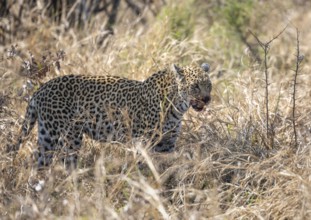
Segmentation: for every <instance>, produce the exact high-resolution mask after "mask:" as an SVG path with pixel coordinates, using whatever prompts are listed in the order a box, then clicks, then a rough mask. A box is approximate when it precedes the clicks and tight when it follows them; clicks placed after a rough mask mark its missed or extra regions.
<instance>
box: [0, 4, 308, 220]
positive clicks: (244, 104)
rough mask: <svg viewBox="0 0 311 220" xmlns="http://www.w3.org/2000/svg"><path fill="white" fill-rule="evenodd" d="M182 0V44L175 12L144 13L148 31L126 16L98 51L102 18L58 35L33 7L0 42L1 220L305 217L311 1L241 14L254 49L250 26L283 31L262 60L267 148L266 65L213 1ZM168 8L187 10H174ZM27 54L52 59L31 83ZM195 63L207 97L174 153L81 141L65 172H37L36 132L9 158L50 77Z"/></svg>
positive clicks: (261, 31) (268, 34)
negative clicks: (204, 77)
mask: <svg viewBox="0 0 311 220" xmlns="http://www.w3.org/2000/svg"><path fill="white" fill-rule="evenodd" d="M185 2H186V3H187V4H186V5H187V7H188V6H189V4H190V5H191V8H190V9H194V10H195V9H196V10H197V11H196V13H193V15H192V17H191V19H190V20H191V22H192V23H191V25H194V26H193V30H192V33H191V34H190V35H189V36H188V35H187V36H186V37H185V38H178V39H177V38H176V36H174V35H172V33H171V29H170V28H171V23H170V22H171V20H170V19H171V17H169V16H168V17H166V16H165V13H164V14H161V12H160V15H159V16H157V17H154V16H152V15H148V16H147V17H148V22H147V24H137V23H135V22H134V21H131V19H130V20H127V19H126V16H124V17H123V18H122V19H120V20H119V21H118V24H117V25H116V26H115V33H116V34H115V35H113V36H110V37H109V39H107V42H106V43H105V44H103V45H101V46H98V44H97V40H98V36H99V35H100V34H101V33H100V31H99V28H100V24H99V22H98V18H97V20H94V22H93V23H92V25H89V26H87V27H85V29H84V30H78V29H69V30H64V29H63V28H62V27H61V26H59V25H57V24H55V23H53V22H46V20H45V19H43V18H42V17H40V16H42V15H40V16H38V14H37V15H36V14H35V13H36V10H32V12H31V13H34V16H35V15H36V16H38V17H39V18H41V20H40V19H37V20H36V19H33V20H30V19H29V20H27V21H26V22H25V24H27V28H29V29H30V30H31V33H30V34H28V35H21V36H18V37H16V38H14V36H11V38H10V42H7V43H6V45H4V46H0V50H1V53H2V55H3V56H2V59H1V63H0V74H1V75H0V77H1V81H0V83H1V90H0V115H1V117H0V142H1V144H0V152H1V154H0V171H1V177H0V218H1V219H55V218H57V219H71V218H77V219H206V218H212V219H310V218H311V208H310V207H311V182H310V181H311V179H310V177H311V160H310V158H311V152H310V145H311V138H310V137H311V134H310V128H311V105H310V103H311V88H310V84H311V75H310V74H309V72H310V68H311V65H310V58H309V57H310V52H311V50H310V47H309V44H308V41H307V39H309V38H310V37H311V31H310V28H309V27H310V17H311V12H310V11H309V10H307V9H306V8H307V7H306V5H307V6H310V4H309V3H308V2H307V1H296V0H293V1H290V0H288V1H283V2H282V3H280V1H276V0H275V1H270V3H263V2H261V1H260V2H259V1H258V2H256V4H257V6H256V7H257V8H262V10H259V12H257V14H256V13H254V15H253V16H251V17H250V18H249V20H248V23H247V26H246V28H245V30H246V31H245V32H243V34H245V35H244V36H246V40H247V42H248V43H250V44H252V45H253V48H256V40H255V39H254V38H252V36H250V35H246V32H247V29H250V30H252V32H253V33H255V34H257V35H258V37H259V38H260V39H261V40H263V41H265V42H266V41H268V40H269V39H271V38H272V37H273V36H274V35H275V34H277V33H278V31H280V30H282V28H283V27H284V26H285V25H286V24H289V26H288V28H287V29H286V30H285V32H284V33H283V34H282V35H281V36H280V37H278V39H276V40H275V41H274V42H272V43H271V47H270V50H269V53H268V65H269V69H268V71H269V82H270V84H269V93H270V95H269V97H268V98H269V110H270V114H269V115H270V123H272V124H273V128H274V129H273V130H274V133H273V135H274V145H273V147H271V145H270V144H269V141H268V140H267V138H266V131H267V128H266V112H265V111H266V109H265V83H264V71H265V70H264V68H263V66H262V65H260V64H258V63H256V62H254V61H253V59H252V57H251V56H252V54H251V53H250V50H249V49H247V45H246V44H243V40H242V41H241V40H239V39H238V37H237V35H236V34H235V32H234V31H233V30H230V29H229V28H228V27H226V26H225V24H224V23H223V22H222V21H221V20H217V19H221V18H222V17H221V16H220V17H219V16H218V15H217V13H216V12H215V10H218V9H219V8H217V7H218V6H217V7H216V6H215V5H214V4H213V3H210V4H205V3H204V1H196V3H195V4H191V2H192V1H185ZM189 2H190V3H189ZM215 2H216V1H215ZM220 2H221V1H220ZM304 4H305V5H304ZM165 7H166V10H168V11H169V10H175V11H178V10H182V9H183V8H182V4H180V5H174V4H172V3H169V4H168V5H167V6H165ZM180 7H181V8H180ZM189 7H190V6H189ZM208 12H210V14H208V15H207V14H206V13H208ZM258 16H262V17H261V18H262V20H261V19H259V18H258ZM284 20H285V22H284ZM0 22H1V21H0ZM34 27H35V28H34ZM296 28H298V29H299V31H300V54H304V57H305V58H304V60H303V61H302V63H301V66H300V68H301V71H300V73H299V74H298V77H297V80H298V83H297V88H296V89H297V91H296V103H295V104H296V107H295V108H296V109H295V111H296V116H297V117H296V118H295V123H296V125H297V127H296V132H297V140H298V146H297V147H295V143H294V142H295V140H294V130H293V123H292V115H293V114H292V111H293V108H292V101H293V100H292V92H293V87H292V86H293V84H292V82H293V79H294V71H292V70H293V69H294V68H295V64H296V60H295V59H296V56H295V55H296V47H297V45H296ZM187 31H188V30H187ZM187 33H188V32H187ZM15 44H17V45H18V47H17V51H16V54H17V55H16V56H15V57H13V58H10V59H8V57H9V56H10V53H9V51H8V50H11V49H12V48H11V45H15ZM28 50H30V51H31V53H32V54H33V56H34V57H35V59H36V62H43V60H42V59H41V57H42V56H43V55H44V56H46V57H48V60H47V62H46V65H47V66H48V67H49V68H48V71H47V69H46V72H45V74H43V75H42V77H41V79H38V76H35V77H33V78H32V81H28V83H27V80H29V78H27V77H24V76H21V74H20V73H22V72H23V68H22V67H21V66H22V64H23V62H25V61H30V62H31V58H30V57H29V53H28ZM60 50H63V51H65V53H66V56H65V57H64V59H58V57H57V55H56V52H58V51H60ZM51 54H52V56H51ZM48 55H49V56H48ZM259 55H262V54H260V52H259ZM203 61H206V62H209V63H210V64H211V66H212V69H213V70H212V81H213V88H214V89H213V94H212V100H213V101H212V104H211V105H210V107H209V109H208V110H207V111H206V112H203V113H196V112H194V111H193V110H190V111H189V112H188V113H187V115H186V117H185V119H184V123H183V129H182V134H181V137H180V139H179V141H178V147H177V149H176V151H175V152H173V153H169V154H155V153H150V152H148V151H146V150H145V148H144V146H141V143H140V142H138V141H134V140H133V142H131V143H127V144H112V143H107V144H101V143H98V142H96V141H92V140H89V139H86V140H85V141H84V144H83V148H82V150H81V157H80V161H79V169H76V170H75V171H73V172H72V173H68V172H67V171H66V170H64V169H63V168H62V167H60V166H57V165H55V166H53V167H50V168H49V169H47V170H44V171H36V169H33V168H32V165H31V164H32V163H33V161H32V152H33V150H34V149H35V148H36V138H37V137H36V136H37V135H36V132H35V131H33V132H32V135H31V136H30V137H29V139H28V140H27V141H26V142H25V143H24V145H23V148H22V149H21V150H20V152H18V154H17V155H15V159H14V160H13V158H14V155H13V153H12V152H8V151H7V150H8V149H10V148H11V147H12V144H13V143H14V141H15V140H16V137H17V134H18V130H19V128H20V125H21V121H22V117H23V115H24V112H25V108H26V104H27V102H26V101H27V99H28V97H29V95H31V94H32V92H33V91H34V90H35V89H37V88H38V86H39V84H40V83H42V82H45V81H47V80H48V79H51V78H53V77H55V76H56V75H65V74H71V73H74V74H90V75H100V74H112V75H121V76H124V77H128V78H132V79H138V80H142V79H145V78H146V77H148V76H149V75H150V74H151V73H152V72H154V71H155V70H158V69H160V68H162V67H163V66H165V65H167V64H170V63H173V62H176V63H180V64H189V63H201V62H203ZM57 62H59V65H60V68H57V66H58V64H57ZM43 66H44V65H43ZM41 73H42V72H41ZM34 79H35V80H34ZM137 151H140V153H137Z"/></svg>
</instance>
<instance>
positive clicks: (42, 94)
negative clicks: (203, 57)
mask: <svg viewBox="0 0 311 220" xmlns="http://www.w3.org/2000/svg"><path fill="white" fill-rule="evenodd" d="M209 72H210V65H209V64H208V63H203V64H202V65H201V66H200V65H188V66H184V67H180V66H178V65H176V64H172V65H168V66H165V67H164V68H163V69H162V70H159V71H157V72H155V73H153V74H152V75H151V76H149V77H148V78H146V79H145V80H142V81H138V80H132V79H128V78H125V77H120V76H114V75H97V76H92V75H64V76H59V77H56V78H54V79H51V80H50V81H48V82H46V83H44V84H43V85H42V86H41V87H39V89H38V90H37V91H36V92H35V93H34V94H33V96H32V97H31V99H30V100H29V102H28V106H27V109H26V114H25V117H24V121H23V123H22V126H21V133H20V136H19V138H18V147H17V150H18V149H20V147H21V145H22V143H23V142H24V141H25V139H26V138H27V137H28V136H29V135H30V133H31V130H32V129H33V128H34V126H35V125H36V123H37V124H38V140H37V157H36V162H37V163H38V166H39V167H44V166H48V165H50V164H51V163H52V162H53V161H54V159H55V157H56V156H55V154H56V153H57V152H58V153H59V152H62V155H64V156H63V160H62V161H65V162H64V163H66V164H74V165H75V166H76V165H77V160H78V152H79V149H80V148H81V145H82V141H83V137H84V136H88V137H90V138H91V139H93V140H96V141H99V142H113V141H117V142H120V143H126V142H127V141H129V140H131V139H133V138H140V137H145V138H146V139H147V140H149V142H150V143H152V144H151V146H152V147H151V149H152V150H153V151H154V152H172V151H174V149H175V146H176V140H177V139H178V137H179V134H180V130H181V124H182V119H183V116H184V114H185V113H186V112H187V111H188V109H189V108H190V107H191V108H193V109H194V110H195V111H197V112H202V111H203V110H204V109H206V106H207V105H208V104H209V103H210V101H211V90H212V83H211V80H210V76H209V75H210V74H209Z"/></svg>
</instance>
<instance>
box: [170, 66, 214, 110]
mask: <svg viewBox="0 0 311 220" xmlns="http://www.w3.org/2000/svg"><path fill="white" fill-rule="evenodd" d="M209 69H210V67H209V65H208V64H207V63H203V64H202V65H201V66H200V67H198V66H187V67H184V68H180V67H178V66H177V65H175V64H173V65H172V71H173V72H174V73H175V76H176V79H177V84H178V93H179V95H180V97H182V99H183V101H186V102H187V104H188V105H190V106H191V107H192V108H193V109H194V110H195V111H202V110H203V109H204V107H205V106H206V105H207V104H208V103H209V102H210V101H211V90H212V83H211V80H210V77H209Z"/></svg>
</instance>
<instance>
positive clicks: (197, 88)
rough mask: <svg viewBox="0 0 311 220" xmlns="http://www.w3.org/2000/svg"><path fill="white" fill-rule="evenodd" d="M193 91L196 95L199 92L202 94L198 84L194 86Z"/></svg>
mask: <svg viewBox="0 0 311 220" xmlns="http://www.w3.org/2000/svg"><path fill="white" fill-rule="evenodd" d="M192 91H193V92H194V93H199V92H200V87H199V85H198V84H195V85H193V86H192Z"/></svg>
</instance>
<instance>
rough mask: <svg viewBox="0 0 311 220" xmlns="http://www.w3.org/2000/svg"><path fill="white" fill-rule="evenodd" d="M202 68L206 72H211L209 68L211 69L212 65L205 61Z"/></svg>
mask: <svg viewBox="0 0 311 220" xmlns="http://www.w3.org/2000/svg"><path fill="white" fill-rule="evenodd" d="M201 68H202V69H203V71H204V72H206V73H208V72H209V69H210V66H209V64H208V63H203V64H202V65H201Z"/></svg>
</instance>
